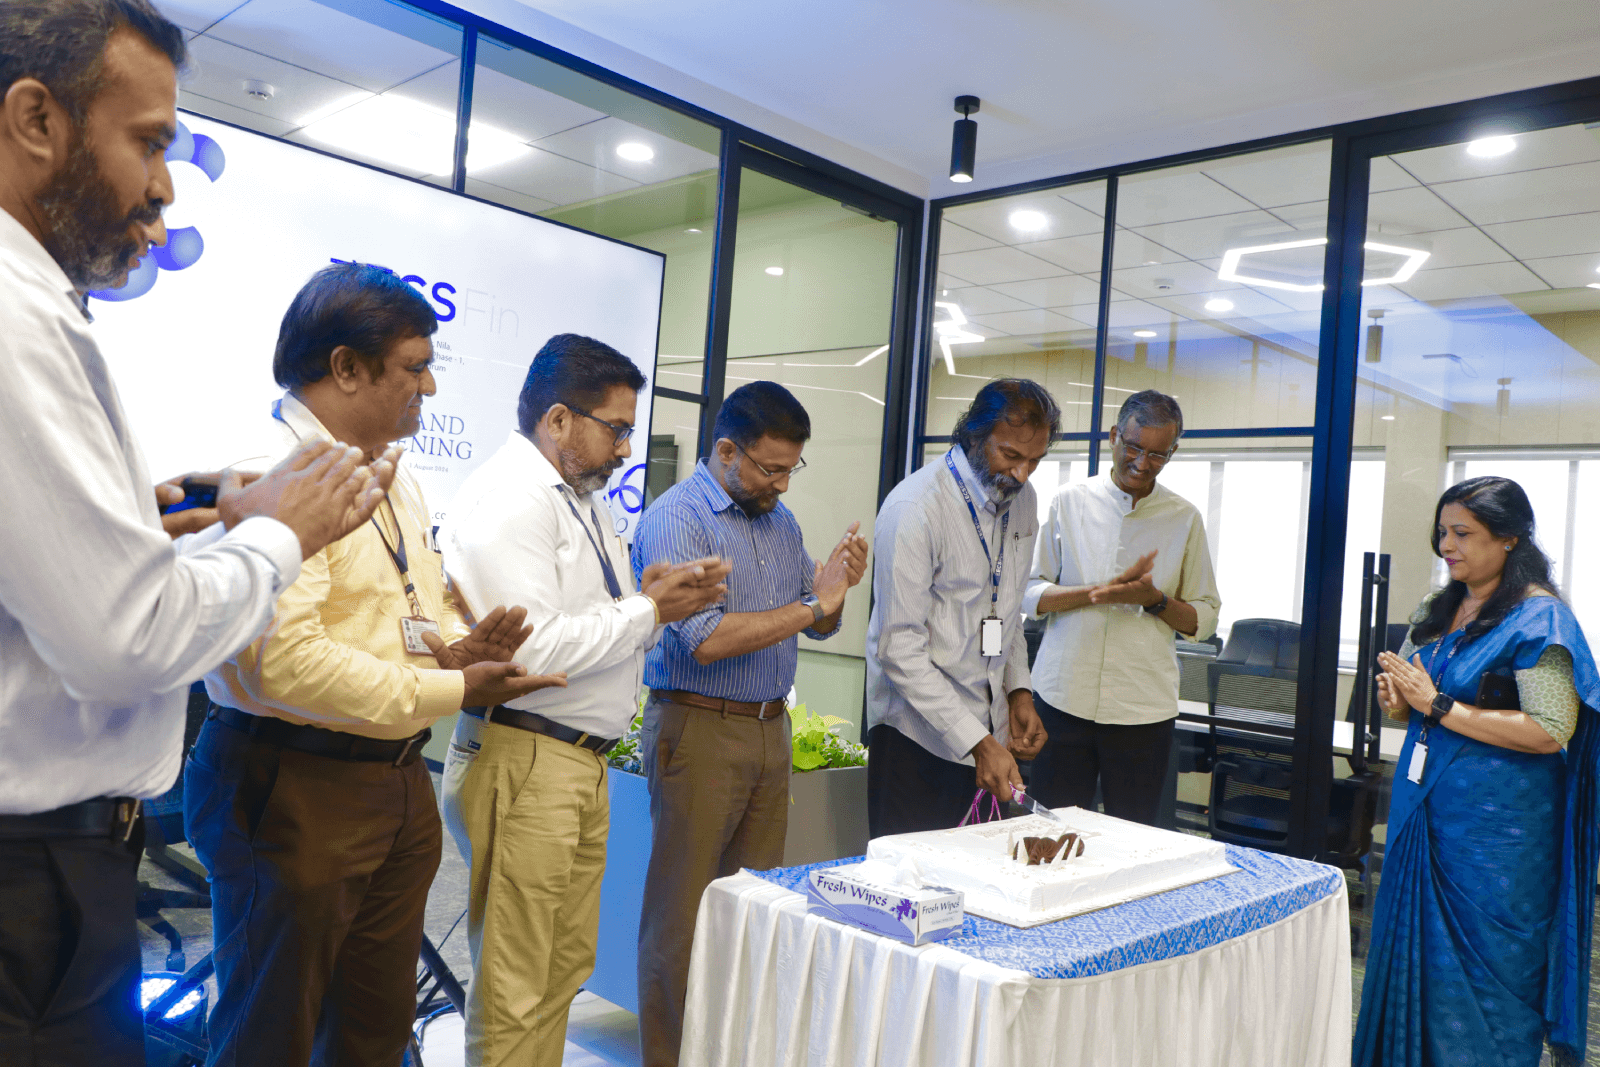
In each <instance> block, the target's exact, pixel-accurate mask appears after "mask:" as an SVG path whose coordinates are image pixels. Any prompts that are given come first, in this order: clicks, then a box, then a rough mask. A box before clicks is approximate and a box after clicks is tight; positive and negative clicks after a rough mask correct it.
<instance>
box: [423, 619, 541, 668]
mask: <svg viewBox="0 0 1600 1067" xmlns="http://www.w3.org/2000/svg"><path fill="white" fill-rule="evenodd" d="M527 617H528V609H527V608H521V607H517V608H512V609H511V610H509V611H507V610H506V609H505V607H503V606H502V607H497V608H495V609H494V610H493V611H491V612H489V614H488V615H486V616H485V617H484V620H483V621H482V622H480V623H478V625H476V626H474V627H473V628H472V632H471V633H470V634H468V635H467V636H465V637H463V638H462V639H461V640H459V641H457V642H455V643H454V644H452V645H447V644H445V643H444V641H443V640H442V639H441V638H440V637H439V635H438V634H433V633H424V634H423V635H422V640H423V643H424V644H426V645H427V646H428V648H429V649H431V650H432V652H433V658H434V659H436V660H438V661H439V667H440V669H441V670H447V671H464V670H466V669H467V668H468V667H470V666H471V665H472V664H474V663H486V662H493V663H509V662H511V657H512V656H514V655H516V654H517V649H519V648H521V647H522V642H524V641H526V640H527V639H528V635H529V634H531V633H533V627H532V626H524V625H522V623H523V620H524V619H526V618H527Z"/></svg>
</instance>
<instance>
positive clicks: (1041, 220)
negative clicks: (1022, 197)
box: [1006, 208, 1050, 234]
mask: <svg viewBox="0 0 1600 1067" xmlns="http://www.w3.org/2000/svg"><path fill="white" fill-rule="evenodd" d="M1006 221H1007V222H1009V223H1010V224H1011V228H1012V229H1013V230H1015V231H1017V232H1018V233H1022V234H1039V233H1043V232H1044V231H1046V230H1048V229H1050V216H1049V215H1046V214H1045V213H1044V212H1043V211H1035V210H1033V209H1031V208H1017V209H1016V210H1014V211H1012V212H1011V214H1010V215H1008V216H1007V217H1006Z"/></svg>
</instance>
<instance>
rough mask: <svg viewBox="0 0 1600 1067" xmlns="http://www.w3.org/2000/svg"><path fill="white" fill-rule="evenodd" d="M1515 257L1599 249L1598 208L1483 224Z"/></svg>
mask: <svg viewBox="0 0 1600 1067" xmlns="http://www.w3.org/2000/svg"><path fill="white" fill-rule="evenodd" d="M1484 232H1485V233H1487V234H1488V235H1489V236H1490V237H1493V238H1494V239H1495V240H1496V241H1498V242H1500V243H1501V244H1503V245H1505V246H1506V248H1507V249H1508V250H1509V251H1510V252H1511V254H1512V255H1514V256H1516V257H1517V258H1518V259H1545V258H1548V257H1550V256H1572V255H1583V254H1584V253H1587V252H1594V251H1596V250H1600V211H1590V212H1587V213H1585V214H1582V215H1562V216H1558V217H1556V218H1549V219H1529V220H1527V221H1526V222H1508V223H1502V224H1500V225H1498V226H1485V227H1484Z"/></svg>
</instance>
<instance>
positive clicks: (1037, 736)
mask: <svg viewBox="0 0 1600 1067" xmlns="http://www.w3.org/2000/svg"><path fill="white" fill-rule="evenodd" d="M1006 703H1007V704H1008V705H1010V713H1011V714H1010V717H1011V741H1010V743H1009V744H1007V746H1006V747H1007V748H1008V749H1010V750H1011V754H1012V755H1013V756H1015V757H1016V758H1017V759H1033V757H1035V756H1037V755H1038V754H1039V750H1040V749H1042V748H1043V747H1044V743H1045V742H1046V741H1048V740H1050V735H1049V734H1048V733H1046V732H1045V728H1044V723H1043V722H1042V721H1041V720H1040V718H1039V712H1038V709H1036V708H1035V707H1034V706H1033V694H1032V693H1031V692H1029V691H1028V690H1026V689H1016V690H1013V691H1012V692H1011V693H1010V694H1008V695H1007V697H1006Z"/></svg>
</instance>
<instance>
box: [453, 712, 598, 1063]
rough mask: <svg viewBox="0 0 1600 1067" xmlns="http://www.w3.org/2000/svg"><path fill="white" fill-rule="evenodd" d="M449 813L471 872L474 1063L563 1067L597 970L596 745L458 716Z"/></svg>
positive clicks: (470, 1036)
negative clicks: (570, 1019)
mask: <svg viewBox="0 0 1600 1067" xmlns="http://www.w3.org/2000/svg"><path fill="white" fill-rule="evenodd" d="M443 808H444V821H445V826H446V828H448V829H449V831H450V835H451V836H452V837H454V838H455V841H456V845H457V847H459V848H460V849H461V855H462V857H463V858H464V859H465V860H466V861H467V866H468V867H470V868H471V882H470V890H469V896H468V902H467V941H468V945H469V947H470V948H471V951H472V982H471V985H470V986H469V987H468V989H467V1063H468V1064H469V1065H471V1067H500V1065H502V1064H505V1065H515V1067H560V1064H561V1053H562V1049H563V1048H564V1047H565V1045H566V1036H567V1010H568V1009H569V1008H570V1007H571V1005H572V998H573V996H575V995H576V994H577V992H578V990H579V989H580V988H581V987H582V986H583V982H584V980H585V979H586V978H588V977H589V975H590V974H591V973H592V972H593V971H594V953H595V941H596V939H597V937H598V936H599V927H600V878H601V876H602V875H603V874H604V873H605V865H606V835H607V832H608V830H609V828H610V821H611V803H610V798H609V796H608V795H607V792H606V761H605V758H604V757H603V756H600V755H598V754H596V753H594V752H591V751H589V750H588V749H582V748H578V747H577V746H575V745H569V744H567V743H566V742H565V741H557V740H555V739H554V738H550V737H545V736H543V735H542V734H535V733H529V732H528V731H526V730H517V729H514V728H512V727H509V726H499V725H496V724H494V723H485V722H484V721H483V720H481V719H477V718H474V717H472V716H470V715H463V716H461V718H460V720H459V722H458V723H457V725H456V732H455V736H454V737H453V738H451V742H450V752H449V755H448V756H447V758H446V760H445V770H444V801H443Z"/></svg>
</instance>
